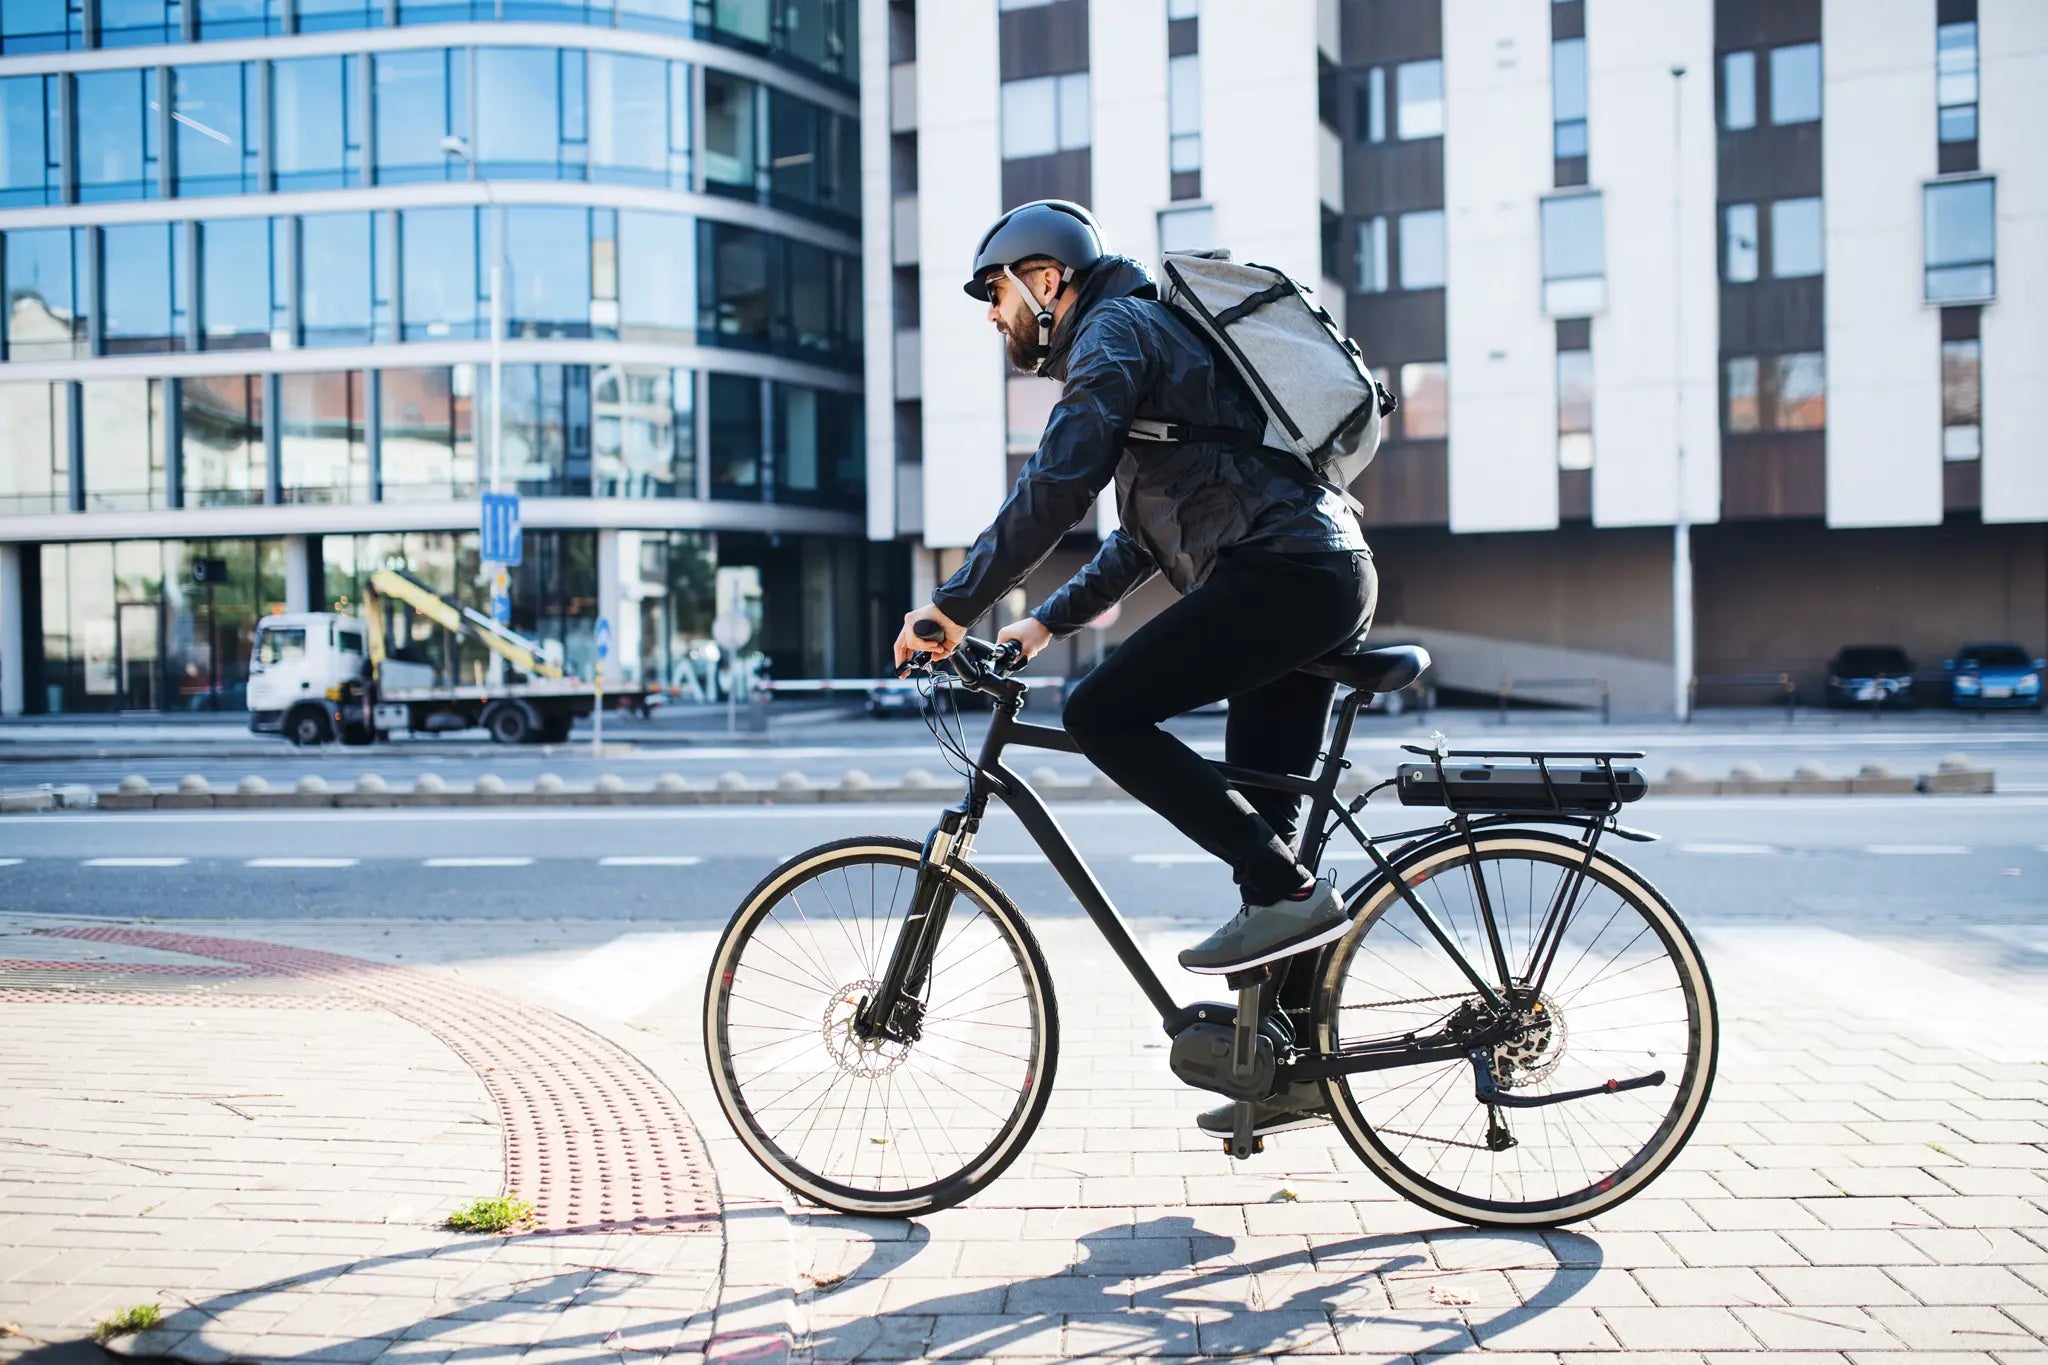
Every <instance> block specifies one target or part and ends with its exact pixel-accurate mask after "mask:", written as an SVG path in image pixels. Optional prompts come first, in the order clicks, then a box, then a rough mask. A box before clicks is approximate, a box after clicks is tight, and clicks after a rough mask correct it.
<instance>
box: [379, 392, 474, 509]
mask: <svg viewBox="0 0 2048 1365" xmlns="http://www.w3.org/2000/svg"><path fill="white" fill-rule="evenodd" d="M476 371H477V367H476V366H474V365H454V366H439V367H436V368H433V369H422V370H386V371H384V373H383V374H382V375H381V376H380V377H379V380H378V385H377V408H378V418H379V431H380V432H381V435H382V443H381V445H380V447H379V452H378V481H379V483H380V484H381V485H382V493H381V495H382V497H383V500H384V501H386V502H411V501H415V500H418V501H427V502H441V501H444V500H446V499H449V498H457V497H468V496H471V495H473V494H474V493H475V492H476V487H477V477H476V459H477V447H476V438H475V435H474V433H475V429H476V411H475V408H476V404H475V398H476Z"/></svg>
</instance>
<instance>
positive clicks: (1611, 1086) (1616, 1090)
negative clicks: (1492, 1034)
mask: <svg viewBox="0 0 2048 1365" xmlns="http://www.w3.org/2000/svg"><path fill="white" fill-rule="evenodd" d="M1465 1055H1466V1057H1467V1058H1468V1059H1469V1060H1470V1061H1471V1063H1472V1091H1473V1097H1474V1098H1475V1099H1477V1100H1479V1101H1480V1103H1482V1104H1494V1105H1499V1106H1500V1107H1501V1108H1503V1109H1541V1108H1543V1107H1544V1106H1546V1105H1552V1104H1563V1103H1565V1102H1566V1101H1567V1100H1583V1099H1590V1098H1591V1097H1592V1096H1594V1095H1619V1094H1620V1093H1621V1092H1622V1091H1624V1090H1643V1089H1647V1088H1648V1087H1650V1086H1653V1085H1662V1084H1664V1073H1663V1072H1661V1071H1652V1072H1651V1073H1650V1074H1649V1075H1647V1076H1632V1077H1630V1078H1629V1079H1628V1080H1625V1081H1608V1082H1606V1083H1605V1084H1604V1085H1589V1086H1587V1087H1586V1088H1585V1089H1583V1090H1561V1091H1559V1092H1557V1093H1556V1094H1554V1095H1516V1094H1513V1093H1511V1092H1509V1091H1506V1090H1502V1089H1501V1088H1500V1086H1499V1084H1498V1083H1497V1082H1495V1080H1494V1079H1493V1057H1492V1056H1491V1054H1490V1053H1488V1051H1487V1050H1486V1049H1485V1048H1473V1049H1472V1050H1471V1051H1470V1052H1468V1053H1466V1054H1465Z"/></svg>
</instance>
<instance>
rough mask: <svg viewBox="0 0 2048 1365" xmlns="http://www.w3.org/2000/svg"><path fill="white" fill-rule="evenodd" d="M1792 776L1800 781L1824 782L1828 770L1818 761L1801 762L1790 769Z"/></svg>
mask: <svg viewBox="0 0 2048 1365" xmlns="http://www.w3.org/2000/svg"><path fill="white" fill-rule="evenodd" d="M1792 776H1793V777H1795V778H1797V779H1798V780H1799V781H1801V782H1825V781H1827V778H1828V770H1827V769H1826V768H1823V767H1821V766H1820V764H1818V763H1801V764H1800V765H1799V766H1798V767H1796V768H1794V769H1793V770H1792Z"/></svg>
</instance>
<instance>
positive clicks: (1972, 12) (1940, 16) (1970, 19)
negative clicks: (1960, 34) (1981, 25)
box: [1934, 0, 1977, 24]
mask: <svg viewBox="0 0 2048 1365" xmlns="http://www.w3.org/2000/svg"><path fill="white" fill-rule="evenodd" d="M1976 21H1977V0H1934V22H1935V23H1937V24H1971V23H1975V22H1976Z"/></svg>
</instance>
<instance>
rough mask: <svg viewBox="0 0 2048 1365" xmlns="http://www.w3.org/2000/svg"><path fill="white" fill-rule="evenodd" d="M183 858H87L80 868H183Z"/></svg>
mask: <svg viewBox="0 0 2048 1365" xmlns="http://www.w3.org/2000/svg"><path fill="white" fill-rule="evenodd" d="M185 863H186V860H185V859H183V858H87V859H86V860H85V861H84V862H83V863H82V864H80V866H82V867H183V866H184V865H185Z"/></svg>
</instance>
